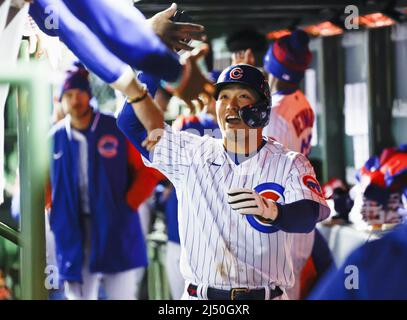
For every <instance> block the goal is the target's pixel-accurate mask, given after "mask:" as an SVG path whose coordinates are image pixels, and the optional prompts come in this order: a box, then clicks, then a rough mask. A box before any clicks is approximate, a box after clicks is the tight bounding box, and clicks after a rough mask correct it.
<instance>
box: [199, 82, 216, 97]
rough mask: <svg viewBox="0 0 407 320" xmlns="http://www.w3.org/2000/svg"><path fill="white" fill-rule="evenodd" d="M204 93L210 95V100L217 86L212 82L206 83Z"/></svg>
mask: <svg viewBox="0 0 407 320" xmlns="http://www.w3.org/2000/svg"><path fill="white" fill-rule="evenodd" d="M202 94H206V95H209V97H208V99H209V100H208V101H210V98H211V96H213V95H214V94H215V86H214V85H213V84H212V83H210V82H207V83H205V84H204V92H203V93H202Z"/></svg>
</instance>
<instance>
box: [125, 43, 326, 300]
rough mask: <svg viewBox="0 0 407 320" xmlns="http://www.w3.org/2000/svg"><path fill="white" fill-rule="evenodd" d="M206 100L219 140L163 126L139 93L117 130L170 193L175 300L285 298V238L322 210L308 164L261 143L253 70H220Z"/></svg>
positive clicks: (264, 90) (260, 100) (265, 104)
mask: <svg viewBox="0 0 407 320" xmlns="http://www.w3.org/2000/svg"><path fill="white" fill-rule="evenodd" d="M206 49H207V48H206ZM205 51H206V50H205V48H202V49H201V50H200V51H199V52H198V51H197V52H193V54H192V56H191V59H192V60H193V61H195V60H196V59H198V58H199V57H201V56H202V55H204V54H205ZM215 98H216V100H217V101H216V111H217V118H218V123H219V127H220V129H221V132H222V139H214V138H212V137H209V136H204V137H199V136H196V135H191V134H189V133H188V132H184V131H181V132H179V131H175V130H173V129H172V128H171V127H169V126H167V125H165V124H164V121H163V114H162V112H161V111H160V109H159V108H158V107H157V106H155V105H154V103H153V101H152V99H151V97H150V96H149V95H148V94H147V92H146V89H145V88H143V86H142V85H140V99H138V102H136V103H132V104H129V103H126V104H125V106H124V108H123V110H122V111H121V113H120V114H119V117H118V126H119V128H120V129H121V130H122V131H123V132H124V133H125V135H126V136H127V137H128V138H129V139H130V140H131V142H132V143H133V144H134V145H135V146H136V147H137V148H138V150H139V151H140V153H141V154H142V155H143V158H144V161H145V163H146V164H147V165H148V166H151V167H154V168H157V169H158V170H160V171H161V172H162V173H163V174H165V175H166V176H167V177H168V178H169V179H170V180H171V182H172V183H173V184H174V186H175V188H176V191H177V196H178V199H179V228H180V229H179V234H180V240H181V263H180V264H181V273H182V274H183V276H184V278H185V280H186V284H185V293H184V295H183V298H184V299H226V300H229V299H260V300H262V299H265V300H269V299H286V298H287V296H286V294H285V290H286V289H287V288H289V287H292V286H293V284H294V275H293V268H292V261H291V256H290V246H291V238H292V233H293V232H309V231H311V230H312V229H313V228H314V227H315V223H316V222H317V221H320V220H323V219H325V218H326V217H328V215H329V208H328V206H327V204H326V202H325V200H324V198H323V197H322V195H321V194H320V193H319V192H318V190H317V189H318V188H315V185H314V184H316V185H317V186H319V185H318V182H317V180H316V179H315V174H314V170H313V168H312V166H311V165H310V163H309V161H308V160H307V159H306V158H305V157H304V156H303V155H301V154H299V153H296V152H292V151H289V150H287V149H286V148H284V147H283V146H282V145H281V144H280V143H278V142H275V141H273V140H266V139H264V138H263V137H262V134H261V132H262V129H263V127H265V126H266V125H267V123H268V121H269V113H270V93H269V89H268V84H267V82H266V80H265V78H264V76H263V75H262V73H261V72H260V71H259V70H258V69H257V68H255V67H252V66H249V65H243V64H242V65H235V66H231V67H228V68H227V69H225V70H224V71H223V72H222V74H221V75H220V77H219V79H218V81H217V83H216V94H215ZM157 132H158V133H159V137H158V136H157ZM250 142H251V143H250Z"/></svg>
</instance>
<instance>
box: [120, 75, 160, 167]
mask: <svg viewBox="0 0 407 320" xmlns="http://www.w3.org/2000/svg"><path fill="white" fill-rule="evenodd" d="M138 79H139V80H140V81H141V82H143V83H145V84H146V85H147V89H148V92H149V93H150V95H151V96H152V97H154V95H155V93H156V91H157V88H158V84H159V82H160V79H158V78H157V77H154V76H152V75H150V74H148V73H145V72H140V73H139V74H138ZM117 126H118V127H119V129H120V130H121V131H122V132H123V133H124V134H125V136H126V137H127V139H129V140H130V142H131V143H132V144H133V145H134V146H135V147H136V148H137V150H138V151H139V152H140V153H141V154H142V155H143V156H144V157H145V158H147V159H150V157H149V151H148V150H147V149H146V148H144V147H143V146H142V145H141V143H142V142H143V141H144V140H145V139H146V138H147V130H146V129H145V128H144V126H143V124H142V123H141V122H140V120H139V119H138V118H137V116H136V114H135V113H134V110H133V107H132V106H131V104H129V103H127V102H125V104H124V107H123V109H122V110H121V111H120V113H119V115H118V117H117Z"/></svg>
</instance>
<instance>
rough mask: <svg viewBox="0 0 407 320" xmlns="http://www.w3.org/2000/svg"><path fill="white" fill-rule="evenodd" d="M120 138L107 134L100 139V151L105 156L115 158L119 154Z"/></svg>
mask: <svg viewBox="0 0 407 320" xmlns="http://www.w3.org/2000/svg"><path fill="white" fill-rule="evenodd" d="M118 147H119V140H117V138H116V137H115V136H113V135H110V134H106V135H104V136H102V137H101V138H100V139H99V142H98V151H99V153H100V155H101V156H103V157H105V158H113V157H115V156H116V155H117V148H118Z"/></svg>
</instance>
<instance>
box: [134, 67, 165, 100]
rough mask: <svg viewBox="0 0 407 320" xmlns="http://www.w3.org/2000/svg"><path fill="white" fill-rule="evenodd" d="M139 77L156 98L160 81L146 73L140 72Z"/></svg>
mask: <svg viewBox="0 0 407 320" xmlns="http://www.w3.org/2000/svg"><path fill="white" fill-rule="evenodd" d="M137 77H138V79H139V80H140V81H141V82H143V83H145V84H146V85H147V89H148V92H149V93H150V95H151V96H152V97H154V96H155V93H156V92H157V89H158V85H159V83H160V79H159V78H158V77H156V76H153V75H151V74H148V73H146V72H140V73H139V74H138V76H137Z"/></svg>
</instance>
